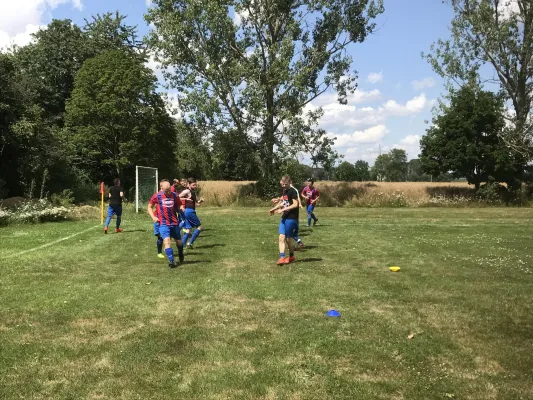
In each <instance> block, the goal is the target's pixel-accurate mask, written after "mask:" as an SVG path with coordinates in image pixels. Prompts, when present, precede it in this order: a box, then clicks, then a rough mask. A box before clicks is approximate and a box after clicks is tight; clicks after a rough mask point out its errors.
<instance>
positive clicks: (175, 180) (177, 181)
mask: <svg viewBox="0 0 533 400" xmlns="http://www.w3.org/2000/svg"><path fill="white" fill-rule="evenodd" d="M172 182H174V183H179V182H180V181H179V180H178V178H174V179H172Z"/></svg>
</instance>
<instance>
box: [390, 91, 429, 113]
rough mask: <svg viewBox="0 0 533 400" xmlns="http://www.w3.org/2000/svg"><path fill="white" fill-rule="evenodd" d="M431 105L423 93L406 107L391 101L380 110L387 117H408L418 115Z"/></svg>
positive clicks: (406, 104) (407, 103)
mask: <svg viewBox="0 0 533 400" xmlns="http://www.w3.org/2000/svg"><path fill="white" fill-rule="evenodd" d="M430 104H431V102H430V101H428V99H427V98H426V95H425V94H424V93H422V94H421V95H419V96H416V97H414V98H413V99H411V100H409V101H408V102H406V103H405V105H404V104H398V103H397V102H396V101H395V100H389V101H387V102H386V103H385V104H383V106H382V107H380V109H381V110H383V112H384V113H385V114H387V115H391V116H407V115H413V114H418V113H419V112H421V111H422V110H423V109H424V108H426V107H427V106H428V105H430Z"/></svg>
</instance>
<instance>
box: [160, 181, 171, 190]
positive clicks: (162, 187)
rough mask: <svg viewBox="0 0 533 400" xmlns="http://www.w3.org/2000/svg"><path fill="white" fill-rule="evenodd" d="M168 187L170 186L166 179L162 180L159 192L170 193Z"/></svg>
mask: <svg viewBox="0 0 533 400" xmlns="http://www.w3.org/2000/svg"><path fill="white" fill-rule="evenodd" d="M170 186H171V185H170V182H169V180H168V179H163V180H162V181H161V190H162V191H163V192H165V193H166V194H169V193H171V190H170Z"/></svg>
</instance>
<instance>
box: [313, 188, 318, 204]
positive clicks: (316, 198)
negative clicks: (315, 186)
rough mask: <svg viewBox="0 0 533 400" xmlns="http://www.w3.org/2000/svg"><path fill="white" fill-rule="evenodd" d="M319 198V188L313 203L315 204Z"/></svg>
mask: <svg viewBox="0 0 533 400" xmlns="http://www.w3.org/2000/svg"><path fill="white" fill-rule="evenodd" d="M319 198H320V192H319V191H318V190H317V191H316V197H315V199H314V200H311V203H313V204H315V203H316V202H317V201H318V199H319Z"/></svg>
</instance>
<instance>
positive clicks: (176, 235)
mask: <svg viewBox="0 0 533 400" xmlns="http://www.w3.org/2000/svg"><path fill="white" fill-rule="evenodd" d="M159 234H160V235H161V238H162V239H166V238H171V239H175V240H181V235H180V230H179V228H178V227H177V226H169V225H160V226H159Z"/></svg>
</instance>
